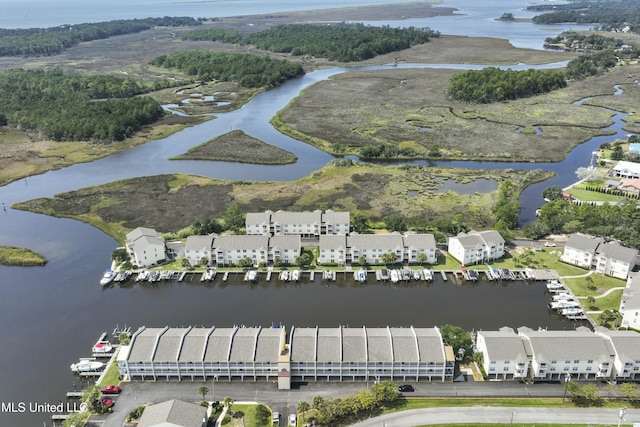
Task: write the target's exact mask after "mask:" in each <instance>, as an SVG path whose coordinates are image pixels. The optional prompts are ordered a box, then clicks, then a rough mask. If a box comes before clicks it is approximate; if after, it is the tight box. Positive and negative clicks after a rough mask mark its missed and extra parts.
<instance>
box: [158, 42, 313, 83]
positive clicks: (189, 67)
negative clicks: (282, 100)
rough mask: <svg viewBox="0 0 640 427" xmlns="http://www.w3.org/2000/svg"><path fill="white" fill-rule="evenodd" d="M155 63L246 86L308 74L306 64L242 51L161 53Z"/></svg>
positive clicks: (281, 80)
mask: <svg viewBox="0 0 640 427" xmlns="http://www.w3.org/2000/svg"><path fill="white" fill-rule="evenodd" d="M151 64H152V65H155V66H158V67H164V68H173V69H178V70H180V71H182V72H184V73H187V74H189V75H192V76H198V79H200V80H205V81H213V80H219V81H233V82H237V83H238V84H239V85H240V86H242V87H249V88H251V87H267V88H268V87H275V86H278V85H280V84H281V83H283V82H285V81H286V80H288V79H292V78H295V77H298V76H300V75H302V74H304V70H303V69H302V65H300V64H298V63H294V62H291V61H285V60H276V59H271V58H269V57H268V56H256V55H248V54H239V53H224V52H206V51H197V50H182V51H178V52H174V53H171V54H169V55H161V56H158V57H156V58H154V59H153V60H152V61H151Z"/></svg>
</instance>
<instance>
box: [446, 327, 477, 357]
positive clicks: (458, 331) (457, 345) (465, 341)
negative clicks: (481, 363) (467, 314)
mask: <svg viewBox="0 0 640 427" xmlns="http://www.w3.org/2000/svg"><path fill="white" fill-rule="evenodd" d="M440 333H441V334H442V340H443V341H444V342H445V343H446V344H447V345H450V346H451V347H453V351H454V352H455V353H456V354H458V351H459V350H460V349H461V348H462V349H464V351H465V355H464V359H463V362H468V361H469V360H471V357H472V354H473V340H472V339H471V334H470V333H469V332H467V331H465V330H464V329H462V328H461V327H459V326H454V325H444V326H443V327H441V328H440Z"/></svg>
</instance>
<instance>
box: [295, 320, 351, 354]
mask: <svg viewBox="0 0 640 427" xmlns="http://www.w3.org/2000/svg"><path fill="white" fill-rule="evenodd" d="M294 345H295V343H294ZM317 345H318V347H317V348H318V351H317V354H316V357H317V361H318V362H340V361H341V360H342V334H341V331H340V329H338V328H330V329H329V328H320V329H318V338H317ZM298 361H300V360H298ZM310 361H313V359H311V360H310Z"/></svg>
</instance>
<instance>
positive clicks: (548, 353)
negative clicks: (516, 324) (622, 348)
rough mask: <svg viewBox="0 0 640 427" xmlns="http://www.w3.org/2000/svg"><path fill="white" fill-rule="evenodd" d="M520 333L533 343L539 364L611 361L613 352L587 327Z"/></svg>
mask: <svg viewBox="0 0 640 427" xmlns="http://www.w3.org/2000/svg"><path fill="white" fill-rule="evenodd" d="M518 333H519V334H520V335H522V336H524V337H525V338H526V339H527V340H528V341H529V342H530V343H531V347H532V348H533V351H534V353H535V358H536V359H537V360H538V362H551V361H552V360H585V359H592V360H597V361H599V362H605V361H609V360H611V356H612V355H611V350H610V349H609V348H608V347H607V345H606V343H605V341H604V340H603V339H602V337H600V336H598V335H596V334H594V333H593V332H591V331H590V330H589V329H588V328H585V327H579V328H577V329H576V330H573V331H534V330H531V329H529V328H525V327H521V328H518Z"/></svg>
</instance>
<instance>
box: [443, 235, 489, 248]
mask: <svg viewBox="0 0 640 427" xmlns="http://www.w3.org/2000/svg"><path fill="white" fill-rule="evenodd" d="M449 239H457V240H458V242H460V244H461V245H462V247H463V248H465V249H470V248H482V247H484V241H483V240H482V238H481V237H480V236H476V235H466V234H461V235H457V236H455V237H450V238H449Z"/></svg>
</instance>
